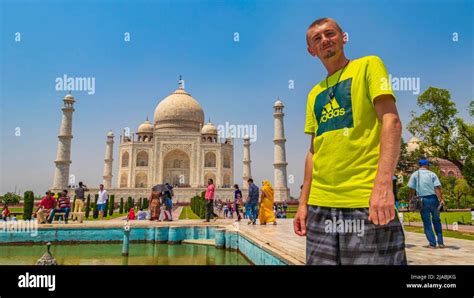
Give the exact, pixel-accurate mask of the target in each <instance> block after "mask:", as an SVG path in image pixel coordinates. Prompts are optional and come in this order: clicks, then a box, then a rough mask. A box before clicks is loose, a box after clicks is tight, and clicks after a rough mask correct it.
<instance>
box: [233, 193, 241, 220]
mask: <svg viewBox="0 0 474 298" xmlns="http://www.w3.org/2000/svg"><path fill="white" fill-rule="evenodd" d="M240 204H242V191H241V190H240V189H239V185H237V184H234V208H235V213H237V221H240V220H241V219H242V217H241V216H240V211H239V208H240Z"/></svg>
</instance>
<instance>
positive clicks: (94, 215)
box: [92, 194, 99, 219]
mask: <svg viewBox="0 0 474 298" xmlns="http://www.w3.org/2000/svg"><path fill="white" fill-rule="evenodd" d="M98 200H99V194H95V199H94V208H93V209H92V210H93V211H92V218H94V219H97V218H99V208H98V206H97V201H98Z"/></svg>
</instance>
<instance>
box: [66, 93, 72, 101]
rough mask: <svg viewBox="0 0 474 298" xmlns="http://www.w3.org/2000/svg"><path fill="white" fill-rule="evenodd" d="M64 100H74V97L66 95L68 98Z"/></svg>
mask: <svg viewBox="0 0 474 298" xmlns="http://www.w3.org/2000/svg"><path fill="white" fill-rule="evenodd" d="M64 99H67V100H74V96H72V94H71V93H68V94H66V96H64Z"/></svg>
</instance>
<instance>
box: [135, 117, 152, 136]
mask: <svg viewBox="0 0 474 298" xmlns="http://www.w3.org/2000/svg"><path fill="white" fill-rule="evenodd" d="M137 132H138V133H153V124H151V122H150V121H148V119H146V120H145V122H143V123H142V124H140V126H139V127H138V130H137Z"/></svg>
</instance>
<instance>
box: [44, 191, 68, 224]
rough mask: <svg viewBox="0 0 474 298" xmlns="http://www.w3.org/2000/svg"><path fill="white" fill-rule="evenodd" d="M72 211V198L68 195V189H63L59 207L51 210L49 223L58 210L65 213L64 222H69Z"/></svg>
mask: <svg viewBox="0 0 474 298" xmlns="http://www.w3.org/2000/svg"><path fill="white" fill-rule="evenodd" d="M70 211H71V200H70V199H69V197H68V195H67V190H63V192H62V194H61V197H60V198H59V199H58V205H57V208H55V209H53V211H51V214H50V215H49V221H48V222H49V223H51V222H52V221H53V219H54V215H55V214H56V212H63V213H64V222H65V223H66V224H67V220H68V218H69V212H70Z"/></svg>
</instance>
